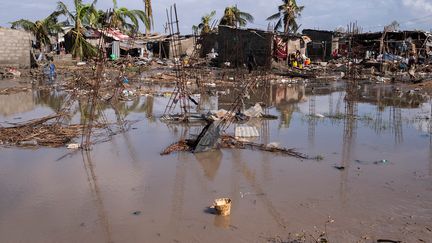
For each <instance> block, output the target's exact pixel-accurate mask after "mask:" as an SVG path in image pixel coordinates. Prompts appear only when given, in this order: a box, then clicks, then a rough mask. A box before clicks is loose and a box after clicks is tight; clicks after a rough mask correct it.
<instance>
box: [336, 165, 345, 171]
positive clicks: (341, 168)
mask: <svg viewBox="0 0 432 243" xmlns="http://www.w3.org/2000/svg"><path fill="white" fill-rule="evenodd" d="M333 167H334V168H335V169H338V170H345V166H338V165H335V166H333Z"/></svg>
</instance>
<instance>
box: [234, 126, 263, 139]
mask: <svg viewBox="0 0 432 243" xmlns="http://www.w3.org/2000/svg"><path fill="white" fill-rule="evenodd" d="M235 137H236V138H252V137H259V132H258V129H257V128H256V127H251V126H246V125H242V126H237V127H236V128H235Z"/></svg>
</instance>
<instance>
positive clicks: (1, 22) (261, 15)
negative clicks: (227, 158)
mask: <svg viewBox="0 0 432 243" xmlns="http://www.w3.org/2000/svg"><path fill="white" fill-rule="evenodd" d="M117 1H118V5H119V6H120V7H121V6H124V7H127V8H130V9H143V6H144V5H143V1H142V0H117ZM56 2H57V1H56V0H0V26H3V27H10V24H9V22H11V21H14V20H17V19H20V18H25V19H29V20H37V19H41V18H44V17H46V16H47V15H49V14H50V13H51V12H52V11H53V10H55V8H56ZM64 2H65V3H66V4H68V5H70V6H71V5H72V3H73V0H64ZM84 2H90V0H84ZM175 2H176V3H177V8H178V13H179V20H180V25H181V32H182V33H183V34H188V33H190V32H191V27H192V25H193V24H198V23H199V22H200V18H201V16H202V15H204V14H206V13H209V12H211V11H212V10H216V12H217V17H218V18H220V16H221V15H222V14H223V9H224V7H226V6H229V5H235V4H236V5H237V6H238V8H239V9H241V10H242V11H245V12H248V13H251V14H252V15H253V16H254V17H255V22H254V23H252V24H249V25H248V27H251V28H258V29H267V25H268V22H267V21H266V18H267V17H268V16H270V15H271V14H273V13H275V12H276V11H275V10H276V9H277V6H278V4H279V3H280V2H281V1H280V0H177V1H174V0H153V12H154V13H153V14H154V16H155V27H156V31H158V32H163V31H164V29H163V25H164V23H165V22H166V13H165V9H166V8H167V7H168V6H170V5H171V4H173V3H175ZM297 3H298V4H299V5H304V6H305V10H304V11H303V13H302V17H301V18H300V19H299V20H298V22H299V23H300V24H301V28H316V29H323V30H334V29H335V28H337V27H340V26H343V27H345V26H346V25H347V24H348V23H349V22H350V21H358V23H359V25H360V26H362V27H363V29H364V31H380V30H382V28H383V26H384V25H386V24H388V23H390V22H392V21H393V20H397V21H398V22H399V23H400V24H401V28H402V29H423V30H427V31H430V30H431V29H432V0H297ZM97 6H98V8H101V9H107V8H110V7H112V0H99V1H98V4H97Z"/></svg>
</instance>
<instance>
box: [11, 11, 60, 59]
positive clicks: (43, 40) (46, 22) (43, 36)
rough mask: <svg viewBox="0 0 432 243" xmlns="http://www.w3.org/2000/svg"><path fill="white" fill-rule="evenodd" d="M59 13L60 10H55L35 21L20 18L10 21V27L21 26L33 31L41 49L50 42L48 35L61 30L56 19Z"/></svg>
mask: <svg viewBox="0 0 432 243" xmlns="http://www.w3.org/2000/svg"><path fill="white" fill-rule="evenodd" d="M60 15H61V12H59V11H55V12H53V13H52V14H50V15H49V16H48V17H46V18H45V19H43V20H37V21H36V22H32V21H30V20H27V19H20V20H17V21H14V22H12V23H11V24H12V29H17V28H22V29H24V30H25V31H29V32H31V33H33V35H34V36H35V38H36V41H37V42H38V43H39V45H40V49H41V51H42V50H43V47H44V46H46V45H49V44H51V41H50V37H51V36H53V35H55V34H57V33H59V32H61V31H62V28H61V27H62V24H61V23H58V21H57V18H58V16H60Z"/></svg>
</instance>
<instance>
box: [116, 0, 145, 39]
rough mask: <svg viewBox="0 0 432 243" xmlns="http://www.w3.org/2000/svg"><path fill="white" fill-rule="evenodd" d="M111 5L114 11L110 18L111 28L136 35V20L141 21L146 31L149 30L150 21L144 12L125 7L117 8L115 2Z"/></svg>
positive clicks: (137, 27)
mask: <svg viewBox="0 0 432 243" xmlns="http://www.w3.org/2000/svg"><path fill="white" fill-rule="evenodd" d="M113 3H114V9H113V12H112V16H111V26H113V27H115V28H118V29H120V30H123V31H128V32H130V33H136V32H137V31H138V29H139V22H138V20H141V22H143V23H144V25H145V27H146V29H149V28H150V21H149V19H148V18H147V15H146V13H145V12H144V11H142V10H136V9H133V10H129V9H127V8H125V7H121V8H118V6H117V0H113ZM128 20H129V22H128Z"/></svg>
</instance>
